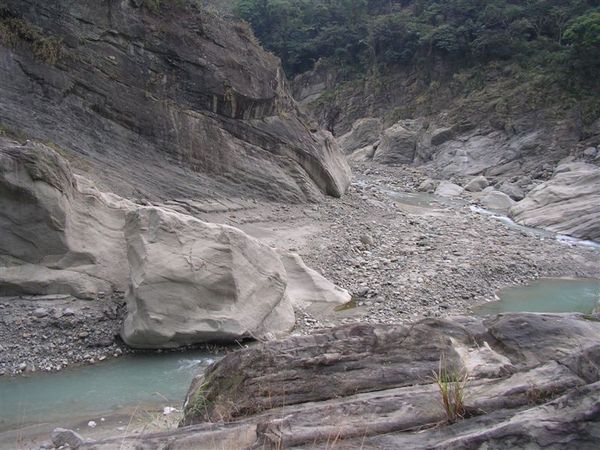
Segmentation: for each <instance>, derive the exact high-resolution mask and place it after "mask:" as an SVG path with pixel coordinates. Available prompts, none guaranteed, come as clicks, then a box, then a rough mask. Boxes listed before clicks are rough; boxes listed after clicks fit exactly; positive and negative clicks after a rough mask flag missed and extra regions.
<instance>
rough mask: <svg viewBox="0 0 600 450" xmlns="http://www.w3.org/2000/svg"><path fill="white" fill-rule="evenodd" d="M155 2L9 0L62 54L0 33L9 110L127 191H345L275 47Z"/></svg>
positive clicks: (0, 73)
mask: <svg viewBox="0 0 600 450" xmlns="http://www.w3.org/2000/svg"><path fill="white" fill-rule="evenodd" d="M148 3H149V2H141V1H138V2H130V1H124V2H117V3H116V4H112V3H108V2H97V1H95V0H82V1H79V2H77V5H76V6H75V7H73V5H72V4H70V3H69V2H66V1H64V0H61V1H55V2H51V3H48V2H44V1H33V2H30V3H28V4H27V5H26V4H24V3H23V2H21V1H18V0H7V1H6V2H4V3H3V5H4V8H5V9H6V11H7V14H9V15H10V16H11V17H14V18H15V19H17V20H22V21H23V23H24V24H25V26H26V27H31V28H33V27H36V28H39V30H40V33H42V35H43V38H44V39H47V38H52V39H54V40H55V41H57V42H59V44H58V45H59V46H60V50H61V55H62V57H59V58H58V60H57V61H56V62H55V63H54V64H49V63H47V62H45V61H44V60H43V58H38V57H36V56H35V55H34V54H33V52H32V51H31V45H28V44H22V45H21V43H19V44H18V45H11V46H6V45H2V46H0V61H1V63H0V97H1V98H2V99H3V100H2V102H1V103H0V122H2V123H3V124H4V125H5V126H7V127H8V128H12V129H15V130H23V131H24V132H25V133H26V134H27V136H28V137H31V138H33V139H37V140H42V141H51V142H53V143H55V145H57V146H60V147H61V148H62V149H64V152H65V154H67V155H69V157H70V158H72V159H73V160H74V161H76V162H77V163H78V164H79V166H80V167H82V168H85V170H86V172H87V174H88V177H90V178H92V179H93V181H94V182H96V183H97V184H98V185H99V186H108V187H110V190H111V191H112V192H115V193H117V194H119V195H122V196H124V197H134V196H137V197H143V198H149V199H151V200H155V201H158V200H164V199H165V198H166V199H168V198H174V197H188V198H194V199H208V200H212V199H224V198H225V199H226V198H234V197H235V198H242V197H248V198H269V199H277V200H283V201H293V202H299V201H306V200H318V199H319V198H321V197H322V195H323V193H326V194H329V195H334V196H339V195H342V194H343V193H344V192H345V190H346V188H347V186H348V184H349V180H350V172H349V168H348V166H347V164H346V161H345V158H344V156H343V154H342V153H341V151H339V149H338V147H337V144H336V142H335V140H334V139H333V138H332V137H331V135H329V134H328V133H323V132H321V131H320V130H318V129H316V128H315V127H311V126H310V125H309V124H308V119H306V118H305V116H304V115H303V114H302V113H300V111H299V110H298V108H297V106H296V104H295V102H294V101H293V100H292V98H291V95H290V93H289V90H288V87H287V81H286V79H285V75H284V73H283V70H282V68H281V65H280V62H279V60H278V58H276V57H274V56H273V55H270V54H269V53H267V52H266V51H264V50H263V49H262V48H261V47H260V46H259V45H258V44H257V43H256V40H255V39H254V38H253V36H252V35H251V32H249V31H248V29H246V28H244V26H241V25H239V24H237V23H235V22H234V21H230V20H225V19H223V18H221V17H220V16H219V15H217V14H211V13H209V12H207V11H206V10H205V9H201V8H196V7H194V6H189V5H188V3H189V2H165V1H163V2H160V5H161V8H160V13H156V12H153V11H152V10H151V8H149V7H147V4H148ZM154 3H156V4H158V2H154ZM192 3H193V2H192ZM53 42H54V41H53ZM184 43H185V44H184ZM32 85H35V86H36V87H37V88H36V89H32V88H31V86H32ZM25 124H27V129H23V128H24V127H25ZM232 181H235V182H232Z"/></svg>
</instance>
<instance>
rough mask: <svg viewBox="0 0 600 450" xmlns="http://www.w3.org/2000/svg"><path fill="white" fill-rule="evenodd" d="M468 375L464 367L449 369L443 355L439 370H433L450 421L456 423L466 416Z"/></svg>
mask: <svg viewBox="0 0 600 450" xmlns="http://www.w3.org/2000/svg"><path fill="white" fill-rule="evenodd" d="M468 377H469V376H468V373H467V371H466V370H464V369H460V370H457V369H449V368H448V365H447V362H446V360H445V358H444V357H443V356H442V357H441V358H440V363H439V367H438V370H437V372H435V371H434V372H433V380H434V382H435V383H436V384H437V386H438V390H439V393H440V398H441V403H442V406H443V408H444V412H445V413H446V419H447V421H448V423H455V422H457V421H459V420H462V419H464V418H465V415H466V408H465V386H466V384H467V380H468Z"/></svg>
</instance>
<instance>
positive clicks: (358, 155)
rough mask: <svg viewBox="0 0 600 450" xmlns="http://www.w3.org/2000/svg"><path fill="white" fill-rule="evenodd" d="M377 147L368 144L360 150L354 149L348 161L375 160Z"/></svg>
mask: <svg viewBox="0 0 600 450" xmlns="http://www.w3.org/2000/svg"><path fill="white" fill-rule="evenodd" d="M375 151H376V147H375V146H374V145H368V146H366V147H363V148H359V149H358V150H355V151H353V152H352V153H350V154H349V155H348V161H353V162H369V161H372V160H373V156H374V155H375Z"/></svg>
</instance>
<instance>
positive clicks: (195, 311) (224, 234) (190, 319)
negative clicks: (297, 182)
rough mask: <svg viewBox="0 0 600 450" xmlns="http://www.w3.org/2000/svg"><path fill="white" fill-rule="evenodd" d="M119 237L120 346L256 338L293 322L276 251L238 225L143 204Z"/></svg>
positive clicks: (174, 345) (137, 346) (283, 271)
mask: <svg viewBox="0 0 600 450" xmlns="http://www.w3.org/2000/svg"><path fill="white" fill-rule="evenodd" d="M125 235H126V239H127V246H128V257H129V264H130V267H131V285H130V288H129V293H128V295H127V317H126V319H125V322H124V326H123V331H122V337H123V340H124V341H125V342H126V343H127V344H128V345H130V346H132V347H136V348H163V347H177V346H181V345H186V344H192V343H197V342H206V341H231V340H234V339H243V338H252V337H256V338H260V337H261V336H263V335H265V334H266V333H269V332H270V333H274V334H281V333H285V332H288V331H289V330H290V329H291V328H292V327H293V325H294V312H293V309H292V306H291V304H290V302H289V299H287V298H286V297H285V296H284V292H285V289H286V275H285V269H284V267H283V265H282V263H281V261H280V259H279V257H278V255H277V254H276V253H275V251H274V250H272V249H270V248H269V247H267V246H265V245H264V244H261V243H260V242H259V241H257V240H255V239H253V238H251V237H249V236H247V235H246V234H244V233H243V232H241V231H240V230H237V229H235V228H232V227H229V226H225V225H215V224H208V223H204V222H201V221H200V220H197V219H195V218H193V217H191V216H185V215H182V214H178V213H174V212H167V211H165V210H161V209H159V208H152V207H148V208H140V209H138V210H137V211H134V212H132V213H130V214H129V215H128V218H127V227H126V230H125Z"/></svg>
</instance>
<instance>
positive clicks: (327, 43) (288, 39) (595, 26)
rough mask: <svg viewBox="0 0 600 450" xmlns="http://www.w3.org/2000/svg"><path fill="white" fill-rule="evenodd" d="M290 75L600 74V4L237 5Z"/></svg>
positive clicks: (432, 0) (297, 0) (314, 1)
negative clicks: (392, 70)
mask: <svg viewBox="0 0 600 450" xmlns="http://www.w3.org/2000/svg"><path fill="white" fill-rule="evenodd" d="M236 12H237V15H238V16H239V17H241V18H242V19H245V20H246V21H248V22H249V23H250V24H251V25H252V28H253V30H254V33H255V34H256V36H257V37H258V39H259V40H260V41H261V43H262V44H263V45H264V46H265V47H266V48H267V49H268V50H270V51H272V52H273V53H275V54H276V55H277V56H279V57H280V58H281V60H282V63H283V66H284V68H285V70H286V72H287V73H288V75H290V76H293V75H296V74H298V73H302V72H304V71H306V70H310V69H311V68H312V67H313V66H314V64H315V63H316V61H317V60H319V59H320V58H325V59H327V60H330V61H332V62H334V63H335V64H337V65H339V66H340V68H343V69H345V70H346V71H348V72H363V71H365V70H368V69H369V68H372V67H374V66H377V67H382V66H383V67H395V66H401V65H408V64H426V63H428V62H432V61H439V60H442V61H445V62H447V63H449V64H455V65H459V66H463V67H464V66H465V65H473V64H477V63H485V62H489V61H492V60H508V59H517V60H523V61H535V63H536V64H539V63H542V64H554V65H560V66H561V67H564V68H568V69H576V70H577V71H579V72H581V73H585V74H590V73H593V74H594V75H597V74H598V73H599V72H600V0H521V1H517V0H512V1H510V0H237V4H236Z"/></svg>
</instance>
